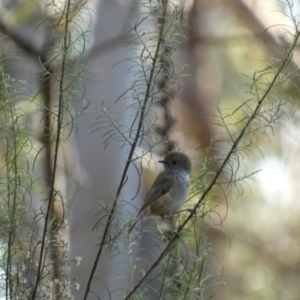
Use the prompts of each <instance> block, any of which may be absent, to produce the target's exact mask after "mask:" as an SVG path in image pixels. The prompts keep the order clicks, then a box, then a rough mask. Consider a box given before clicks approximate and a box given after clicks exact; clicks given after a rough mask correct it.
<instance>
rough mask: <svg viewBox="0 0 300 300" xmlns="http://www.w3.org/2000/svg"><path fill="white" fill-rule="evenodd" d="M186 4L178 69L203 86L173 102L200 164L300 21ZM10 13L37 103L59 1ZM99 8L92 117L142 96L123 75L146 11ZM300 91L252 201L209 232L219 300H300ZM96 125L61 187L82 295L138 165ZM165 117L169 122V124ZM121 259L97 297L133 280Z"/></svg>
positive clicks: (228, 212) (19, 69) (230, 3)
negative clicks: (216, 120)
mask: <svg viewBox="0 0 300 300" xmlns="http://www.w3.org/2000/svg"><path fill="white" fill-rule="evenodd" d="M183 2H184V5H185V8H186V14H187V23H188V26H186V27H185V29H184V33H185V35H186V40H184V41H183V43H182V44H181V45H180V46H178V48H177V50H176V53H175V55H174V59H175V64H176V66H181V65H183V64H187V65H188V68H187V73H189V74H190V75H191V78H190V79H187V80H185V81H184V88H183V90H181V92H180V93H179V94H176V95H175V97H174V100H173V102H172V103H171V108H170V109H171V112H172V118H173V125H172V126H171V127H170V128H169V129H168V132H167V133H168V138H169V141H170V143H173V144H175V145H176V148H180V149H184V150H185V152H186V153H187V154H189V155H190V156H191V157H192V158H193V159H194V160H197V159H200V158H201V157H202V155H203V152H202V151H201V149H200V150H197V151H196V149H198V148H199V147H201V146H203V145H205V144H207V143H209V142H210V140H211V139H212V138H213V137H215V135H216V134H217V133H218V127H216V126H215V125H213V124H212V123H211V122H210V118H209V115H210V114H211V113H213V112H214V111H216V106H217V105H218V104H219V105H220V106H221V107H222V108H225V109H228V110H234V109H236V108H237V107H238V106H239V105H240V104H241V103H243V101H245V100H247V99H248V97H249V95H248V94H247V92H248V91H249V87H248V86H247V84H249V82H250V81H249V79H248V78H247V77H249V78H252V76H253V74H254V72H255V71H258V70H262V69H264V68H265V67H266V65H267V62H266V60H271V58H272V57H273V56H276V57H281V56H282V55H283V53H284V51H285V47H286V46H285V45H286V43H289V42H290V41H291V38H290V36H289V35H288V34H287V32H286V28H287V27H285V26H291V21H290V19H289V18H288V17H287V16H286V15H285V14H286V13H289V11H288V6H287V5H286V3H285V1H275V0H226V1H225V0H223V1H222V0H210V1H207V0H194V1H193V0H186V1H183ZM0 3H1V5H0V30H1V32H2V34H3V35H5V36H7V38H6V39H5V40H4V41H5V43H3V44H2V45H1V47H2V48H3V49H5V51H12V50H13V49H16V48H18V49H20V50H21V51H18V52H17V54H16V55H17V56H18V57H19V58H18V61H17V63H16V64H12V63H11V62H13V59H12V58H11V57H12V56H11V55H10V61H8V62H7V64H8V65H9V72H10V73H11V76H13V77H14V78H18V79H22V80H26V81H27V83H28V86H29V90H30V92H28V91H27V93H28V94H29V95H30V93H32V95H33V94H35V93H36V92H37V91H38V90H39V82H38V81H37V77H36V72H37V71H38V70H39V64H38V57H39V55H40V54H41V53H42V52H43V49H44V48H45V45H46V44H47V41H48V40H49V39H51V34H49V32H52V31H51V30H53V29H51V28H50V29H51V30H49V28H45V27H42V28H40V29H38V30H36V28H37V26H38V24H39V23H40V22H41V21H42V20H43V19H45V18H46V17H47V16H48V15H47V14H49V12H48V11H47V10H44V9H43V7H44V6H45V4H47V1H41V0H39V1H37V0H25V1H24V0H7V1H5V0H1V2H0ZM87 4H88V6H89V7H90V8H91V16H92V22H91V23H90V20H82V26H86V27H88V26H91V30H92V31H91V33H90V34H89V36H88V39H89V43H88V48H89V51H88V54H87V56H86V60H87V71H88V73H87V76H86V77H85V79H84V84H85V87H86V95H85V97H86V99H90V101H91V107H100V106H101V103H102V102H103V101H104V103H105V105H106V106H107V107H109V106H113V104H114V102H115V100H116V99H117V98H118V97H119V96H120V95H121V94H122V93H123V92H124V91H125V90H127V89H128V88H129V87H130V83H131V80H132V79H133V78H131V75H130V74H127V70H128V68H129V67H130V62H129V61H128V62H126V63H123V64H121V65H118V66H115V67H112V66H113V65H114V64H115V63H117V62H119V61H121V60H122V59H124V58H126V57H128V55H129V53H128V52H127V50H126V49H125V48H124V44H123V42H124V35H126V34H127V32H128V30H129V28H130V27H131V25H132V23H133V19H134V18H135V17H134V16H135V14H136V13H138V12H137V11H136V10H134V9H133V7H134V6H133V4H132V2H131V1H128V0H107V1H105V0H103V1H96V0H94V1H93V0H88V1H87ZM293 10H294V11H293V13H294V16H296V17H297V16H298V15H299V14H300V1H299V0H295V1H294V2H293ZM275 25H276V26H275ZM47 26H48V27H50V26H51V25H47ZM267 29H268V30H267ZM291 30H292V29H291ZM297 50H298V49H297ZM299 64H300V58H299V52H298V51H295V53H294V56H293V58H292V61H291V63H290V66H289V67H290V68H291V69H293V70H294V69H297V68H299ZM298 86H299V82H297V81H296V80H295V81H293V82H292V83H290V84H286V86H285V87H284V90H283V95H285V96H284V97H286V99H282V101H283V102H287V104H286V105H285V106H284V107H283V110H284V112H285V114H283V115H282V117H281V119H280V123H278V124H277V125H276V126H275V127H274V130H273V131H271V130H270V131H267V132H266V134H265V135H261V136H258V137H257V140H256V146H257V147H258V148H259V149H260V151H254V152H253V153H245V154H244V163H245V165H246V166H247V168H248V169H249V170H250V171H255V170H261V171H260V172H259V173H257V174H256V175H255V177H254V178H255V180H247V185H245V186H244V187H243V192H242V193H238V192H237V191H235V190H233V191H232V193H231V194H230V197H228V198H227V199H226V200H225V199H223V200H220V199H218V201H217V200H216V203H215V204H218V206H217V208H216V210H217V212H218V213H219V214H220V216H221V219H222V222H221V224H219V225H216V226H209V228H208V229H207V230H206V232H205V234H206V235H207V236H208V239H209V242H211V243H212V247H213V251H214V255H215V256H216V257H218V258H219V261H220V262H221V264H222V266H223V276H222V277H221V279H220V281H221V282H224V283H226V284H220V285H216V286H214V287H212V291H213V292H214V293H215V295H214V297H213V299H220V300H221V299H222V300H227V299H228V300H229V299H231V300H240V299H243V300H257V299H266V300H268V299H270V300H271V299H272V300H279V299H280V300H283V299H284V300H297V299H299V295H300V285H299V280H300V266H299V261H300V249H299V244H300V240H299V237H300V217H299V216H300V201H299V195H300V184H299V183H298V176H300V163H299V160H300V130H299V128H300V113H299V110H298V108H299V90H298ZM284 97H283V98H284ZM126 106H127V103H126V102H124V101H123V102H119V103H118V105H116V106H115V107H114V109H115V112H116V113H120V115H121V118H122V119H123V121H124V122H125V123H126V122H128V124H129V122H130V120H131V116H130V115H128V116H127V115H126V113H127V112H126V110H125V109H124V108H125V107H126ZM93 118H94V117H93V116H92V114H91V112H89V111H87V112H86V113H85V114H84V115H83V116H82V117H81V118H80V119H79V120H78V121H77V129H76V131H75V133H74V137H73V138H72V139H71V140H70V141H69V143H70V145H69V148H67V149H65V150H64V151H65V153H67V154H68V155H67V156H64V158H63V159H62V161H61V166H62V169H63V171H62V173H61V175H60V183H59V184H60V186H61V189H63V190H65V191H66V198H67V201H68V211H67V218H68V223H69V235H68V236H66V238H67V239H69V241H70V247H71V248H70V255H71V256H72V257H75V256H81V257H82V258H83V262H82V264H81V265H80V266H79V267H78V268H74V270H72V275H74V276H76V277H77V278H78V282H79V283H80V286H81V287H84V286H85V285H86V282H87V276H88V274H89V271H90V269H91V266H92V263H93V261H94V257H95V254H96V247H94V245H95V244H97V242H98V240H97V236H98V234H97V233H96V232H92V231H91V229H92V228H93V226H94V225H95V219H94V215H95V211H96V208H97V206H98V204H99V199H110V200H112V199H113V196H112V195H113V193H114V192H115V189H116V186H117V183H118V181H119V180H120V170H121V169H122V167H123V166H124V162H125V159H126V153H122V151H120V150H119V149H118V147H117V146H116V145H114V144H112V145H110V146H109V148H108V150H104V146H103V141H104V138H103V132H101V131H100V130H97V131H95V132H93V130H94V128H93V126H91V124H92V123H93V122H94V120H93ZM163 118H164V116H163V114H162V116H161V120H160V121H161V122H162V123H163V122H164V120H163ZM92 132H93V133H92ZM222 150H223V149H222V148H221V145H220V149H217V148H215V150H214V151H215V154H216V155H217V154H218V153H220V152H222ZM130 176H131V177H130V178H135V177H137V174H136V172H135V171H134V170H130ZM149 176H150V179H149V177H147V178H146V180H145V182H144V184H143V186H144V189H143V190H142V191H141V192H140V194H139V196H138V197H137V198H135V200H134V203H135V205H136V206H137V207H139V206H140V205H141V201H142V199H143V193H144V191H147V189H148V187H149V185H150V184H151V182H152V180H153V178H154V177H155V176H156V175H155V172H153V173H151V175H149ZM137 186H138V180H136V181H135V180H131V181H130V182H129V184H128V185H127V186H126V190H125V192H124V194H123V196H122V197H124V199H127V200H128V201H129V199H131V197H132V195H134V193H135V192H133V191H136V190H137ZM212 201H214V200H212ZM212 218H213V217H212ZM218 223H220V222H218ZM120 247H121V246H120ZM120 260H121V261H122V259H121V258H118V259H116V258H111V257H110V256H109V255H108V254H105V255H104V256H103V258H102V261H101V263H100V267H99V268H98V270H97V274H96V275H97V276H98V277H99V279H100V280H99V281H97V283H94V284H93V286H92V288H93V289H94V290H97V291H98V293H99V297H100V299H108V298H106V297H107V296H106V291H105V287H104V285H103V286H102V284H99V282H100V281H101V280H103V282H105V283H106V285H107V287H108V288H110V287H114V286H118V287H122V286H123V287H126V284H127V281H126V280H125V281H124V280H123V279H121V278H119V275H120V274H122V272H126V271H128V265H126V263H124V264H123V263H121V264H118V262H119V261H120ZM116 265H117V267H115V266H116ZM116 278H118V279H116ZM82 293H83V289H79V291H76V292H75V295H76V299H82V296H83V294H82ZM116 299H117V296H116Z"/></svg>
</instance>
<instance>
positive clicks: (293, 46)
mask: <svg viewBox="0 0 300 300" xmlns="http://www.w3.org/2000/svg"><path fill="white" fill-rule="evenodd" d="M299 36H300V32H298V31H296V34H295V36H294V42H293V44H292V45H291V47H290V49H289V51H288V52H287V55H286V56H285V58H284V59H283V61H282V63H281V66H280V68H279V69H278V71H277V73H276V74H275V75H274V77H273V80H272V81H271V82H270V84H269V86H268V88H267V90H266V91H265V93H264V94H263V96H262V97H261V99H260V100H259V101H258V103H257V106H256V108H255V110H254V112H253V114H252V115H251V116H250V117H249V119H248V121H247V122H246V124H245V126H244V128H243V129H242V131H241V132H240V134H239V136H238V137H237V139H236V140H235V141H234V143H233V144H232V146H231V148H230V150H229V152H228V154H227V156H226V157H225V159H224V161H223V163H222V165H221V166H220V168H219V170H218V171H217V173H216V174H215V176H214V178H213V180H212V181H211V183H210V185H209V186H208V187H207V188H206V190H205V191H204V193H203V194H202V196H201V197H200V199H199V200H198V202H197V203H196V204H195V206H194V208H193V209H192V210H191V211H190V214H189V215H188V217H187V218H186V219H185V220H184V222H183V223H182V224H181V225H180V226H179V228H178V230H177V232H178V233H180V232H181V231H182V229H183V228H184V226H185V225H186V224H187V223H188V222H189V220H190V219H191V218H192V217H193V216H194V215H195V214H196V212H197V210H198V208H199V207H200V204H201V203H202V202H203V200H204V199H205V198H206V196H207V195H208V194H209V192H210V191H211V190H212V188H213V187H214V186H215V184H216V182H217V180H218V178H219V177H220V175H221V173H222V172H223V170H224V168H225V166H226V165H227V163H228V162H229V160H230V158H231V156H232V155H233V153H234V152H235V150H236V148H237V146H238V144H239V143H240V141H241V139H242V138H243V136H244V134H245V132H246V130H247V129H248V127H249V126H250V124H251V122H252V121H253V120H254V118H255V117H256V115H257V114H258V112H259V110H260V108H261V106H262V104H263V102H264V101H265V99H266V98H267V96H268V94H269V93H270V91H271V89H272V88H273V86H274V85H275V82H276V80H277V78H278V76H279V75H280V73H281V72H282V70H283V69H284V68H285V67H286V65H287V64H288V63H289V62H290V60H291V58H292V54H293V50H294V48H295V47H296V45H297V42H298V40H299ZM178 237H179V235H174V237H173V238H172V239H171V240H170V242H169V243H168V245H167V246H166V248H165V249H164V250H163V251H162V253H161V254H160V255H159V257H158V258H157V259H156V261H155V262H154V263H153V264H152V266H151V267H150V269H149V270H148V271H147V272H146V273H145V274H144V276H143V277H142V278H141V279H140V281H139V282H138V283H137V284H136V285H135V287H134V288H133V289H132V290H131V292H130V293H129V294H128V295H127V297H126V298H125V299H124V300H127V299H129V298H130V297H131V296H132V295H133V293H134V292H135V291H136V290H137V289H138V288H139V286H140V285H141V284H142V283H143V282H144V281H145V279H146V278H147V277H148V275H149V274H150V273H151V272H152V271H153V270H154V269H155V268H156V267H157V266H158V265H159V263H160V262H161V261H162V259H163V258H164V257H165V256H166V254H167V253H168V252H169V250H170V249H171V247H172V244H173V243H174V241H176V240H177V239H178Z"/></svg>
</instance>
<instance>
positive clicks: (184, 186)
mask: <svg viewBox="0 0 300 300" xmlns="http://www.w3.org/2000/svg"><path fill="white" fill-rule="evenodd" d="M159 163H163V164H164V167H165V170H164V171H163V172H161V173H160V174H159V175H158V176H157V177H156V179H155V181H154V183H153V184H152V186H151V188H150V190H149V192H148V193H147V195H146V197H145V200H144V203H143V205H142V207H141V209H140V211H139V213H138V215H137V217H136V220H135V221H134V222H133V224H132V225H131V227H130V228H129V230H128V233H130V232H131V231H132V229H133V228H134V226H135V225H136V224H137V223H138V221H139V219H140V218H143V217H148V216H161V217H162V218H163V219H164V221H165V222H166V223H167V225H168V226H169V227H170V225H169V223H168V222H167V221H166V219H165V216H166V215H172V214H173V213H175V212H177V211H179V210H180V208H181V207H182V206H183V204H184V203H185V201H186V199H187V197H188V194H189V182H190V172H191V168H192V164H191V161H190V159H189V157H188V156H187V155H185V154H184V153H181V152H177V151H172V152H169V153H168V154H167V155H166V156H165V158H164V160H161V161H159Z"/></svg>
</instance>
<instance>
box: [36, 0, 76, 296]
mask: <svg viewBox="0 0 300 300" xmlns="http://www.w3.org/2000/svg"><path fill="white" fill-rule="evenodd" d="M70 9H71V3H70V0H67V2H66V4H65V11H64V13H65V28H64V39H63V49H62V50H63V54H62V63H61V71H60V72H61V73H60V79H59V99H58V115H57V123H56V126H57V128H56V136H55V146H54V153H53V157H52V154H51V147H50V146H51V135H52V132H51V126H50V125H51V122H52V121H51V117H52V115H51V109H52V108H51V103H49V102H47V103H46V104H47V106H49V107H46V109H47V108H48V109H49V111H48V113H46V116H45V118H46V121H45V125H46V126H47V125H48V126H49V127H48V128H47V127H46V128H45V131H46V133H47V134H46V138H47V139H48V141H49V144H48V147H47V158H48V160H49V161H51V160H52V159H53V164H52V169H51V170H50V171H51V185H50V192H49V197H48V205H47V210H46V215H45V223H44V229H43V234H42V241H41V248H40V256H39V260H38V270H37V275H36V281H35V286H34V289H33V292H32V296H31V299H32V300H33V299H35V296H36V293H37V289H38V284H39V281H40V279H41V275H42V270H43V266H44V261H45V259H46V254H45V255H44V251H45V240H46V235H47V231H48V223H49V219H50V215H51V211H52V210H51V207H52V202H53V201H54V198H55V195H56V192H55V177H56V169H57V159H58V151H59V142H60V135H61V129H62V123H63V108H64V96H63V87H64V80H65V67H66V60H67V53H68V50H69V41H70V40H69V39H70V37H69V29H68V26H69V13H70ZM46 68H47V71H48V72H49V73H48V74H49V75H48V76H50V77H51V75H52V74H53V73H54V71H53V70H52V69H51V68H50V67H49V66H47V65H46ZM49 84H50V85H51V79H50V78H49ZM49 88H50V86H49ZM49 92H51V91H49ZM47 100H48V101H49V100H50V101H51V99H47Z"/></svg>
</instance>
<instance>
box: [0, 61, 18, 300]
mask: <svg viewBox="0 0 300 300" xmlns="http://www.w3.org/2000/svg"><path fill="white" fill-rule="evenodd" d="M0 64H1V66H0V69H1V70H0V76H1V87H2V91H3V96H4V99H5V100H4V101H3V103H7V106H8V108H7V109H4V118H5V124H6V125H7V126H11V128H8V130H7V135H6V138H5V146H6V149H5V165H6V181H7V182H6V185H7V206H8V214H9V229H8V242H7V247H8V249H7V259H6V271H5V273H6V274H5V275H6V278H5V291H6V299H8V297H12V279H11V274H12V255H13V254H12V252H13V251H12V250H13V249H12V248H13V242H14V235H15V229H16V205H17V187H18V165H17V137H16V134H17V133H16V127H15V117H14V114H13V106H12V99H10V95H9V91H8V84H9V83H8V82H7V79H5V73H4V69H3V64H2V55H0ZM8 115H9V116H8ZM10 124H11V125H10ZM11 135H12V136H11ZM11 141H12V142H11ZM11 173H12V174H13V176H14V179H13V187H11V180H10V177H11ZM11 190H12V197H11Z"/></svg>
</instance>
